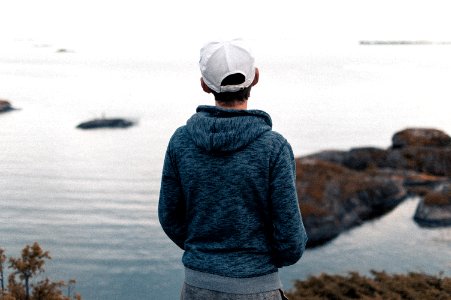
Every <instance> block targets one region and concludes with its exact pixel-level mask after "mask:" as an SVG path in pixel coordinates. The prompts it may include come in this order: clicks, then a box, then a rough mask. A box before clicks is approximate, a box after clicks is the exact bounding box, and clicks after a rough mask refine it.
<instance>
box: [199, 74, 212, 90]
mask: <svg viewBox="0 0 451 300" xmlns="http://www.w3.org/2000/svg"><path fill="white" fill-rule="evenodd" d="M200 85H201V86H202V89H203V90H204V92H205V93H207V94H210V93H211V89H210V88H209V87H208V85H207V84H206V83H205V81H204V79H203V78H202V77H201V78H200Z"/></svg>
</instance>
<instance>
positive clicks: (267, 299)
mask: <svg viewBox="0 0 451 300" xmlns="http://www.w3.org/2000/svg"><path fill="white" fill-rule="evenodd" d="M284 299H288V298H286V297H285V295H284V294H283V292H282V290H275V291H269V292H263V293H255V294H229V293H222V292H216V291H211V290H207V289H201V288H198V287H195V286H191V285H189V284H186V283H184V284H183V288H182V294H181V296H180V300H284Z"/></svg>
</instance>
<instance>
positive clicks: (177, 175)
mask: <svg viewBox="0 0 451 300" xmlns="http://www.w3.org/2000/svg"><path fill="white" fill-rule="evenodd" d="M199 65H200V70H201V73H202V78H201V86H202V89H203V90H204V91H205V92H206V93H212V94H213V95H214V97H215V103H216V105H215V106H199V107H198V108H197V112H196V114H194V115H193V116H192V117H191V118H190V119H189V120H188V122H187V124H186V125H185V126H182V127H180V128H178V129H177V130H176V132H175V133H174V135H173V136H172V138H171V140H170V142H169V145H168V148H167V152H166V157H165V161H164V167H163V177H162V183H161V191H160V201H159V207H158V214H159V219H160V223H161V225H162V227H163V230H164V231H165V232H166V234H167V235H168V236H169V238H170V239H171V240H172V241H173V242H174V243H176V244H177V245H178V246H179V247H180V248H182V249H183V250H184V251H185V252H184V254H183V259H182V261H183V264H184V266H185V284H184V286H183V289H182V296H181V299H184V300H191V299H208V300H210V299H286V298H285V297H284V295H283V293H282V291H281V287H282V286H281V282H280V279H279V275H278V268H281V267H283V266H288V265H292V264H294V263H296V262H297V261H298V260H299V259H300V258H301V256H302V253H303V251H304V249H305V244H306V241H307V236H306V233H305V229H304V225H303V223H302V220H301V215H300V210H299V205H298V200H297V194H296V187H295V176H296V172H295V161H294V157H293V152H292V150H291V146H290V145H289V144H288V142H287V141H286V139H285V138H283V137H282V136H281V135H280V134H278V133H276V132H274V131H272V130H271V126H272V123H271V118H270V116H269V115H268V114H267V113H265V112H263V111H260V110H247V101H248V98H249V96H250V91H251V88H252V87H253V86H255V85H256V84H257V83H258V80H259V70H258V69H257V68H255V66H254V58H253V56H252V55H251V53H250V51H249V49H248V48H247V47H246V45H244V43H243V42H242V41H241V40H233V41H225V42H212V43H209V44H207V45H205V46H204V47H203V48H202V49H201V55H200V62H199Z"/></svg>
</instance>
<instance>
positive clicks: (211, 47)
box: [199, 39, 255, 93]
mask: <svg viewBox="0 0 451 300" xmlns="http://www.w3.org/2000/svg"><path fill="white" fill-rule="evenodd" d="M254 61H255V59H254V57H253V56H252V54H251V51H250V49H249V48H248V47H247V46H246V45H245V43H244V42H243V40H241V39H235V40H231V41H221V42H210V43H208V44H206V45H205V46H204V47H202V49H201V50H200V60H199V67H200V72H201V73H202V78H203V80H204V82H205V84H206V85H207V86H208V87H209V88H210V89H212V90H213V91H215V92H217V93H223V92H236V91H239V90H241V89H244V88H247V87H249V86H250V85H251V84H252V82H253V81H254V77H255V67H254ZM237 73H239V74H242V75H243V76H244V78H245V79H244V82H243V83H241V84H236V85H225V86H221V82H222V81H223V80H224V78H226V77H227V76H229V75H232V74H237Z"/></svg>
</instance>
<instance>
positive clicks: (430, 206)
mask: <svg viewBox="0 0 451 300" xmlns="http://www.w3.org/2000/svg"><path fill="white" fill-rule="evenodd" d="M414 218H415V220H416V221H417V223H419V224H420V225H422V226H425V227H437V226H450V225H451V182H447V183H445V184H442V185H440V186H439V187H438V188H437V189H435V190H433V191H430V192H428V193H427V194H426V195H425V196H424V198H423V199H421V200H420V203H419V205H418V207H417V210H416V211H415V216H414Z"/></svg>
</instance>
